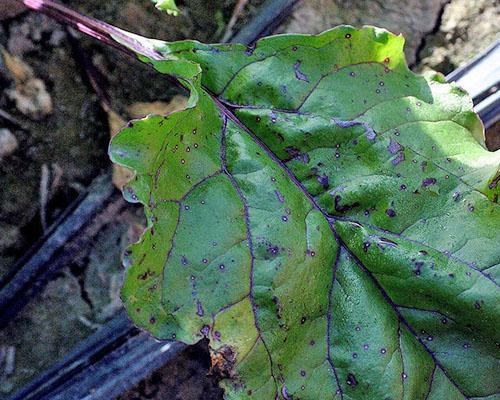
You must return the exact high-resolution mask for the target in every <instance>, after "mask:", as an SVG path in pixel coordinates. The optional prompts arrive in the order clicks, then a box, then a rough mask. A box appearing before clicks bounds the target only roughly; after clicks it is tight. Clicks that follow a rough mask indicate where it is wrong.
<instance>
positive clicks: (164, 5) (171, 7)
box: [151, 0, 179, 16]
mask: <svg viewBox="0 0 500 400" xmlns="http://www.w3.org/2000/svg"><path fill="white" fill-rule="evenodd" d="M151 1H152V2H153V3H155V7H156V8H157V9H158V10H161V11H166V12H167V14H170V15H173V16H177V15H179V9H178V8H177V5H176V4H175V0H151Z"/></svg>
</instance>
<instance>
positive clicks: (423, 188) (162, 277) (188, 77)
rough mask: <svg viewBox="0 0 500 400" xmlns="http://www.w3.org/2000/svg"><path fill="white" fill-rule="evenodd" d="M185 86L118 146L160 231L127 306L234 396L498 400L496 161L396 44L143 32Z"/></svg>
mask: <svg viewBox="0 0 500 400" xmlns="http://www.w3.org/2000/svg"><path fill="white" fill-rule="evenodd" d="M138 40H141V41H142V43H143V44H146V45H148V46H150V48H151V49H153V50H154V51H155V52H156V53H155V54H157V55H158V57H155V58H157V59H151V58H147V57H144V56H141V58H142V59H143V60H144V61H145V62H148V63H151V64H152V65H153V66H154V67H155V68H156V69H157V70H158V71H160V72H161V73H165V74H168V75H171V76H173V77H175V78H177V79H178V80H179V81H180V82H181V83H182V84H183V85H184V86H185V87H187V88H188V89H189V90H190V92H191V98H190V101H189V104H188V106H187V108H186V109H185V110H184V111H181V112H178V113H174V114H171V115H168V116H149V117H147V118H145V119H142V120H137V121H132V122H130V123H129V125H128V126H127V127H126V128H125V129H124V130H123V131H122V132H121V133H120V134H118V135H117V136H116V137H115V138H114V139H113V141H112V143H111V146H110V154H111V157H112V159H113V161H115V162H117V163H119V164H121V165H124V166H126V167H128V168H130V169H133V170H134V171H135V172H136V176H135V178H134V179H133V180H132V181H131V182H130V183H129V185H128V186H127V187H126V188H125V189H124V194H125V196H126V198H127V199H128V200H129V201H132V202H140V203H142V204H144V207H145V210H146V214H147V217H148V221H149V227H148V229H147V230H146V231H145V233H144V235H143V237H142V239H141V241H140V242H138V243H136V244H134V245H132V246H131V247H130V248H129V249H128V250H127V252H126V255H125V264H126V267H127V278H126V281H125V283H124V287H123V291H122V298H123V301H124V304H125V306H126V308H127V310H128V312H129V315H130V316H131V318H132V319H133V321H134V322H135V323H136V324H137V325H138V326H140V327H143V328H145V329H147V330H148V331H150V332H151V333H152V334H153V335H154V336H156V337H158V338H162V339H175V340H181V341H183V342H185V343H195V342H197V341H198V340H200V339H201V338H203V337H207V338H208V339H209V340H210V347H211V351H212V358H213V360H212V361H213V368H214V369H215V370H216V371H217V372H218V373H220V374H221V375H222V376H223V377H224V379H223V380H222V382H221V384H222V385H223V387H224V388H225V396H226V398H227V399H247V398H248V399H264V400H267V399H270V400H272V399H314V400H315V399H346V400H347V399H387V400H388V399H391V400H396V399H402V400H425V399H428V400H442V399H496V398H498V392H499V389H500V379H499V376H500V374H499V362H498V358H499V355H500V354H499V353H500V351H499V343H500V337H499V336H500V333H499V332H500V329H499V319H498V312H499V309H498V304H499V291H498V282H497V279H498V275H499V271H500V268H499V267H500V245H499V244H500V229H499V226H500V209H499V206H498V204H497V202H498V195H499V192H500V190H499V185H498V182H499V181H500V177H499V163H500V153H499V152H496V153H491V152H488V151H487V150H485V149H484V148H483V146H482V137H483V129H482V124H481V122H480V121H479V119H478V117H477V116H476V115H475V114H474V113H473V112H472V104H471V100H470V98H469V97H468V96H467V94H466V93H464V92H463V91H462V90H461V89H460V88H459V87H457V86H455V85H453V84H448V83H446V82H444V80H443V78H442V77H441V76H440V75H438V74H429V75H427V76H425V77H422V76H417V75H415V74H413V73H412V72H411V71H409V69H408V68H407V66H406V63H405V60H404V56H403V52H402V47H403V39H402V37H401V36H396V35H393V34H391V33H389V32H387V31H384V30H380V29H376V28H372V27H366V28H362V29H354V28H352V27H349V26H341V27H337V28H334V29H332V30H330V31H327V32H325V33H323V34H320V35H317V36H307V35H283V36H275V37H270V38H265V39H262V40H260V41H259V42H257V44H256V45H255V46H253V47H245V46H241V45H205V44H201V43H198V42H194V41H183V42H177V43H164V42H159V41H153V40H149V39H140V38H139V39H138Z"/></svg>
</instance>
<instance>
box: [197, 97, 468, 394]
mask: <svg viewBox="0 0 500 400" xmlns="http://www.w3.org/2000/svg"><path fill="white" fill-rule="evenodd" d="M203 89H204V90H205V91H206V92H207V93H208V94H209V95H210V96H211V98H212V99H213V101H214V103H215V104H216V106H217V108H218V109H219V110H220V111H221V113H222V114H223V116H224V117H225V118H228V119H230V120H231V121H233V122H234V123H235V124H236V125H237V126H238V127H239V128H241V129H242V130H243V131H244V132H245V133H247V134H248V135H249V136H250V137H251V138H252V140H253V141H254V142H255V143H256V144H257V145H258V146H259V147H260V148H261V149H262V150H263V151H264V152H265V153H266V154H267V155H268V156H269V157H270V158H271V159H272V160H273V161H274V162H275V163H276V164H278V166H279V167H280V168H281V169H282V170H283V171H284V172H285V173H286V174H287V176H288V177H289V178H290V180H291V181H292V182H293V184H294V185H295V186H296V187H297V188H298V189H299V190H300V191H301V192H302V194H303V195H304V196H306V198H307V199H308V200H309V201H310V202H311V205H312V207H313V208H314V209H316V210H318V211H319V212H320V213H321V215H322V216H323V217H324V218H325V220H326V221H327V223H328V226H329V227H330V230H331V232H332V234H333V236H334V238H335V240H336V241H337V243H338V245H339V250H338V253H340V251H341V250H342V248H343V249H345V251H347V253H348V254H349V256H350V257H351V258H352V259H353V260H354V262H355V263H356V265H358V267H359V268H361V270H362V271H363V272H364V273H365V274H366V275H367V276H368V277H369V278H370V279H371V281H372V282H373V284H374V285H375V286H376V287H377V289H378V290H379V292H380V293H381V294H382V296H383V298H384V300H385V301H386V302H387V303H388V304H389V305H390V306H391V308H392V310H393V312H394V313H395V314H396V316H397V318H398V321H400V322H402V323H403V324H404V325H405V326H406V329H408V331H409V332H410V333H411V334H412V336H413V337H414V338H415V339H416V340H417V341H418V342H419V343H420V344H421V345H422V347H423V348H424V350H425V351H426V352H427V353H428V354H429V356H430V357H431V359H432V360H433V362H434V365H435V366H436V367H439V368H440V369H441V370H442V371H443V373H444V374H445V375H446V377H447V378H448V380H449V381H450V383H451V384H452V385H453V386H455V387H456V388H457V390H458V391H459V392H460V393H461V394H462V395H463V396H464V398H466V399H467V398H469V397H468V396H467V395H466V394H465V393H464V390H463V389H462V388H461V387H460V386H459V385H458V384H457V383H456V382H455V381H454V379H453V378H451V377H450V375H449V374H448V372H447V371H446V369H445V368H444V367H443V365H442V364H441V363H440V362H439V360H437V359H436V357H435V355H434V353H433V352H432V351H431V350H430V349H429V348H428V347H427V346H426V344H425V343H424V342H423V341H422V340H421V339H420V337H419V336H418V335H417V333H416V331H415V330H414V329H413V327H412V326H411V325H410V324H409V322H408V321H407V320H406V319H405V318H404V317H403V315H402V314H401V312H400V311H399V310H398V308H397V306H396V304H395V303H394V301H393V300H392V299H391V298H390V296H389V295H388V293H387V292H386V291H385V289H384V288H383V287H382V285H381V284H380V283H379V282H378V280H377V279H376V277H375V276H374V275H373V274H372V273H371V272H370V270H369V269H368V268H367V267H366V266H365V265H364V264H363V262H362V261H361V260H360V259H359V258H358V257H357V256H356V255H355V254H354V252H353V251H352V250H351V249H350V248H349V247H348V246H347V244H346V243H345V242H344V241H343V240H342V238H341V237H340V235H339V234H338V232H337V231H336V229H335V227H334V225H333V224H334V222H335V221H336V220H337V218H336V217H334V216H329V215H328V214H327V213H325V211H324V210H323V209H322V208H321V207H320V206H319V204H318V203H317V202H316V200H315V199H314V197H312V195H311V194H310V193H309V192H308V191H307V190H306V189H305V187H304V186H303V185H302V183H300V181H299V180H298V179H297V178H296V177H295V175H294V174H293V173H292V171H291V170H290V169H289V168H288V167H287V166H286V165H285V164H284V163H283V162H282V161H281V160H280V159H279V158H278V157H277V156H276V154H274V153H273V152H272V151H271V149H269V148H268V147H267V146H266V144H265V143H264V142H262V141H261V140H260V139H259V138H258V137H257V136H256V135H255V134H254V133H253V132H252V131H251V130H250V129H249V128H248V127H247V126H246V125H245V124H244V123H243V122H242V121H240V120H239V119H238V118H237V117H236V115H234V114H233V113H232V112H231V110H229V109H228V108H227V107H226V106H225V105H224V104H223V103H222V102H221V100H220V99H219V98H218V97H217V96H216V95H214V94H213V93H211V92H210V91H209V90H208V89H207V88H205V87H203ZM337 262H338V261H336V262H335V266H336V265H337ZM335 272H336V268H335V267H334V274H333V277H332V285H333V284H334V283H335V281H336V276H335ZM328 305H329V306H330V299H329V302H328ZM328 347H330V343H328ZM329 361H331V362H332V366H333V360H329ZM334 370H335V368H334ZM335 375H336V373H335ZM337 381H338V378H337ZM341 396H342V391H341ZM341 398H342V397H341Z"/></svg>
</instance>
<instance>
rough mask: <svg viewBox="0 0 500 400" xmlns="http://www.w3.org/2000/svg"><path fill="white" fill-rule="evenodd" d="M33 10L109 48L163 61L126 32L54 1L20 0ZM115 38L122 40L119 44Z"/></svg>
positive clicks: (158, 54) (157, 54)
mask: <svg viewBox="0 0 500 400" xmlns="http://www.w3.org/2000/svg"><path fill="white" fill-rule="evenodd" d="M18 1H19V2H20V3H22V4H24V5H25V6H26V7H28V8H29V9H31V10H34V11H37V12H40V13H42V14H45V15H47V16H49V17H51V18H54V19H55V20H57V21H59V22H62V23H65V24H67V25H70V26H72V27H74V28H76V29H77V30H79V31H80V32H83V33H85V34H86V35H89V36H92V37H94V38H96V39H97V40H99V41H100V42H103V43H105V44H107V45H109V46H112V47H114V48H116V49H118V50H120V51H123V52H125V53H126V54H129V55H130V54H132V55H134V54H141V55H143V56H146V57H149V58H151V59H153V60H161V59H162V56H161V54H160V53H158V52H156V51H155V50H153V49H151V48H149V47H146V46H144V45H142V44H141V43H139V42H138V41H137V40H135V39H134V38H133V37H131V36H129V35H127V33H126V32H125V31H122V30H121V29H118V28H117V27H115V26H113V25H110V24H108V23H106V22H103V21H99V20H97V19H95V18H91V17H87V16H85V15H83V14H80V13H79V12H77V11H74V10H72V9H70V8H68V7H66V6H64V5H62V4H60V3H57V2H56V1H54V0H18ZM115 38H120V41H121V42H123V43H120V42H118V41H117V40H116V39H115Z"/></svg>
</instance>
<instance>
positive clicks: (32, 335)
mask: <svg viewBox="0 0 500 400" xmlns="http://www.w3.org/2000/svg"><path fill="white" fill-rule="evenodd" d="M66 3H67V4H69V5H70V6H71V7H72V8H75V9H77V10H79V11H82V12H84V13H86V14H89V15H92V16H94V17H97V18H100V19H103V20H105V21H107V22H110V23H112V24H114V25H117V26H119V27H122V28H124V29H127V30H130V31H133V32H136V33H139V34H141V35H145V36H151V37H157V38H161V39H165V40H178V39H184V38H194V39H198V40H201V41H217V40H218V39H220V38H221V37H222V36H223V35H224V32H225V29H226V25H227V22H228V21H229V19H230V17H231V13H232V11H233V9H234V6H235V4H236V0H214V1H209V2H207V1H203V0H186V1H178V4H179V6H180V7H181V9H182V14H181V16H179V17H177V18H174V17H171V16H167V15H164V14H160V13H159V12H158V11H156V10H155V9H154V7H153V5H152V4H151V2H150V1H149V0H125V1H120V2H114V1H108V2H103V1H101V0H71V1H70V0H68V1H66ZM261 3H262V1H261V0H254V1H249V2H248V4H247V6H246V7H245V9H244V11H243V13H242V15H241V16H240V18H239V20H238V23H237V25H236V28H235V29H237V28H238V27H239V26H241V25H242V24H244V23H245V22H246V21H247V20H248V19H249V18H250V17H251V16H252V15H254V14H255V11H256V9H257V7H258V6H259V5H260V4H261ZM499 12H500V9H499V6H497V5H496V3H495V1H494V0H477V1H470V0H451V1H445V0H423V1H416V0H410V1H408V2H407V4H406V5H405V7H404V8H403V7H401V2H400V1H397V0H385V1H373V2H366V1H364V0H352V1H347V0H303V1H302V2H301V3H300V4H299V6H298V7H297V8H296V10H295V11H294V12H293V14H292V15H291V17H290V18H289V19H288V20H287V21H286V22H285V23H284V24H283V26H282V27H281V28H280V31H282V32H307V33H317V32H320V31H322V30H324V29H327V28H330V27H331V26H334V25H337V24H340V23H348V24H352V25H355V26H359V25H363V24H371V25H378V26H384V27H386V28H388V29H389V30H392V31H395V32H402V33H403V34H404V35H405V36H406V37H407V48H406V52H407V57H408V60H409V63H410V64H411V65H412V67H413V68H414V69H416V70H422V69H426V68H433V69H437V70H440V71H442V72H444V73H448V72H450V71H451V70H453V69H455V68H456V67H457V66H458V65H460V64H462V63H463V62H464V61H466V60H468V59H470V58H471V57H473V56H474V55H475V54H477V52H479V51H480V50H481V49H483V48H485V47H487V46H488V45H489V44H491V43H492V42H493V41H494V40H495V39H497V38H498V37H499V27H500V23H499V22H500V17H499ZM207 16H208V17H207ZM76 38H77V39H76V40H73V41H71V40H69V33H68V30H67V29H65V28H64V27H62V26H61V25H59V24H58V23H55V22H54V21H52V20H50V19H48V18H46V17H44V16H42V15H37V14H34V13H30V12H22V10H19V9H17V10H16V9H14V8H12V9H9V14H8V15H7V13H6V12H5V11H2V8H1V7H0V46H2V48H3V49H4V50H5V51H6V52H7V53H8V55H7V56H6V55H5V54H4V53H2V52H0V133H1V136H0V143H9V145H8V147H7V146H2V148H3V149H8V151H5V153H1V154H0V231H1V234H0V283H1V280H2V277H4V276H6V275H7V273H9V272H12V270H11V268H12V265H13V263H14V261H15V260H16V259H18V258H19V257H20V256H21V255H22V254H23V253H24V252H25V251H26V249H27V248H28V247H29V246H30V245H31V244H32V243H34V241H35V240H36V239H37V238H39V237H40V236H41V235H43V232H44V228H45V227H46V226H45V225H50V224H51V223H52V222H53V221H54V220H55V219H56V218H57V216H58V215H59V214H60V213H61V212H62V210H64V208H65V207H67V206H68V204H70V202H71V201H72V200H73V199H75V198H76V197H77V195H78V194H79V193H80V192H81V190H82V188H84V187H86V186H88V185H89V183H90V182H91V181H92V179H93V178H95V177H96V176H97V175H99V174H101V173H103V172H105V171H109V170H110V162H109V160H108V157H107V142H108V140H109V135H110V129H111V128H110V124H109V120H108V115H107V113H106V111H105V110H104V109H103V107H102V102H103V99H105V98H106V99H110V100H109V102H110V104H111V107H112V109H113V110H114V111H116V112H117V113H118V114H119V115H120V116H121V117H122V118H124V119H126V118H128V117H129V111H128V110H130V108H129V106H130V105H132V104H135V103H137V102H147V103H149V102H153V101H158V100H160V101H164V102H168V101H170V99H171V98H172V96H174V95H175V94H177V89H176V88H175V87H172V85H171V84H170V83H169V82H168V81H167V80H165V79H164V78H162V77H161V76H160V75H158V74H156V73H154V72H153V71H152V70H151V69H149V68H148V67H146V66H144V65H143V64H141V63H139V62H136V61H134V60H130V59H129V58H127V57H126V56H124V55H122V54H119V53H118V52H116V51H114V50H112V49H109V48H107V47H105V46H103V45H101V44H100V43H97V42H96V41H95V40H93V39H91V38H87V37H84V36H82V35H76ZM75 43H77V45H76V46H75ZM2 54H3V55H2ZM9 55H10V56H16V57H18V58H19V60H20V62H21V63H22V65H25V66H28V68H29V69H30V70H31V71H32V76H31V78H30V79H31V85H32V86H33V83H32V82H33V80H38V81H36V82H41V84H40V83H37V84H36V85H42V86H36V85H35V88H36V90H32V91H31V92H30V93H32V96H31V100H33V104H35V105H38V106H39V109H40V105H41V104H43V103H42V100H43V99H44V97H43V96H42V97H41V95H43V94H48V96H49V97H50V101H51V109H50V110H49V111H50V112H46V113H44V112H41V111H40V112H38V113H37V112H32V111H31V112H30V111H27V110H26V109H25V108H22V107H21V106H20V105H19V104H18V103H16V99H15V97H13V96H12V95H9V91H15V90H19V82H17V81H16V75H15V73H13V72H12V71H11V70H10V69H9V68H8V67H7V63H6V58H8V57H9ZM82 56H83V57H84V58H85V59H90V60H91V61H92V62H93V64H94V65H95V67H96V69H97V76H98V77H100V78H101V79H100V81H99V87H100V89H101V92H100V93H96V91H95V90H94V88H93V87H92V85H91V84H90V82H89V79H88V76H87V73H86V71H85V70H84V68H83V67H82V62H81V57H82ZM24 85H27V83H24ZM103 96H104V98H103ZM41 99H42V100H41ZM45 104H46V103H45ZM47 110H48V109H47ZM2 115H3V116H2ZM6 131H8V132H6ZM490 135H491V137H492V138H493V139H490V142H491V143H494V142H495V140H496V143H497V145H498V146H499V147H500V139H499V137H500V133H499V131H498V125H497V127H496V128H494V129H492V130H490ZM2 138H4V139H2ZM2 140H8V142H3V141H2ZM141 224H143V220H142V211H141V210H140V209H139V208H137V207H132V206H130V207H129V208H128V209H127V211H125V212H124V213H122V214H120V218H119V220H117V221H115V222H113V223H110V224H107V225H106V226H105V227H104V228H103V229H102V230H101V232H100V233H99V235H98V237H97V239H96V241H95V244H94V245H93V246H92V247H91V248H89V249H88V251H87V254H86V257H85V258H84V259H83V260H80V261H79V262H78V263H75V264H74V265H69V266H68V267H67V268H65V269H63V270H62V271H60V272H59V273H58V275H57V276H56V277H55V278H54V279H53V281H51V282H50V283H49V285H47V287H46V288H45V289H44V290H43V291H42V293H40V294H39V295H38V296H37V297H36V298H34V299H33V300H32V301H31V302H30V304H29V305H28V306H27V307H26V308H25V309H24V310H23V311H22V312H21V313H20V314H19V315H18V316H17V317H16V318H15V319H14V320H13V321H12V322H11V323H10V324H9V325H8V326H7V327H2V328H1V329H0V353H1V352H2V351H3V352H5V351H8V352H11V353H12V352H14V362H13V365H5V362H4V361H3V360H2V361H0V400H1V399H5V398H7V396H8V395H9V394H11V393H12V392H13V391H15V390H16V389H18V388H19V387H20V386H22V385H23V384H25V383H26V382H28V381H29V380H30V379H32V378H33V377H34V376H36V375H37V374H39V373H40V372H42V371H43V370H45V369H46V368H48V367H49V366H50V365H52V364H53V363H54V362H55V361H56V360H57V359H58V358H59V357H61V356H62V355H64V354H65V353H66V352H67V351H69V350H70V349H71V348H72V347H73V346H74V345H75V344H77V343H78V342H79V341H80V340H82V339H83V338H85V337H86V336H88V335H89V334H91V333H92V332H94V331H95V330H96V329H98V328H99V327H100V326H101V325H102V324H103V323H106V322H107V321H109V319H110V318H112V317H113V315H115V313H116V312H117V311H118V310H119V309H121V303H120V300H119V297H118V291H119V287H120V285H121V280H122V274H123V270H122V267H121V265H120V254H121V252H122V251H123V249H124V247H125V246H126V244H127V243H130V242H131V241H132V240H133V239H134V238H136V237H137V233H138V232H139V231H140V230H141ZM7 367H9V368H7ZM208 370H209V358H208V352H207V347H206V343H205V344H200V345H197V346H194V347H191V348H188V349H187V350H186V351H185V352H183V353H182V354H181V355H180V356H178V357H177V358H176V360H175V362H172V363H169V364H168V365H167V366H165V367H163V368H162V369H160V370H158V371H156V372H155V373H153V375H152V376H151V377H149V378H148V379H147V380H145V381H143V382H141V384H139V385H138V386H137V387H136V388H134V389H133V390H131V391H129V392H128V393H126V394H124V395H123V396H121V397H120V399H121V400H130V399H166V398H168V399H183V400H196V399H209V400H210V399H221V398H222V393H221V391H220V389H218V388H217V385H216V380H215V378H214V377H212V376H209V375H207V374H208Z"/></svg>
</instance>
